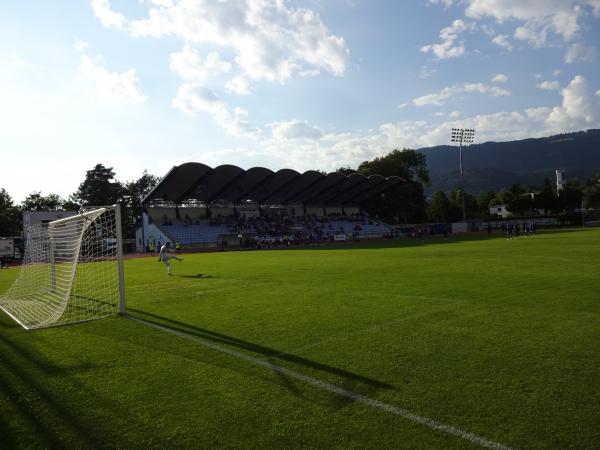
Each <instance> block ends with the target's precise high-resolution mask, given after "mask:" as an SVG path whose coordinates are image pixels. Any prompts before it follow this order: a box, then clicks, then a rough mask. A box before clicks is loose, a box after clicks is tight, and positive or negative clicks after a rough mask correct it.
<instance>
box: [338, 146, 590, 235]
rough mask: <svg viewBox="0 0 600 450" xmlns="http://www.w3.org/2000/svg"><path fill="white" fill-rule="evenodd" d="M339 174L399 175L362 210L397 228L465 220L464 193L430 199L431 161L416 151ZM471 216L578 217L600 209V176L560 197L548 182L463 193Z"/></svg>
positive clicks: (398, 152)
mask: <svg viewBox="0 0 600 450" xmlns="http://www.w3.org/2000/svg"><path fill="white" fill-rule="evenodd" d="M338 172H340V173H343V174H346V175H349V174H352V173H360V174H362V175H365V176H370V175H375V174H379V175H383V176H386V177H388V176H392V175H395V176H399V177H401V178H402V179H403V180H404V182H403V183H401V184H399V185H396V186H394V187H392V188H391V189H390V190H388V191H386V192H383V193H382V194H380V195H378V196H374V197H371V198H370V199H368V200H366V201H365V202H364V204H362V205H361V209H363V210H365V211H367V212H369V213H370V214H371V215H374V216H377V217H379V218H381V219H382V220H385V221H387V222H389V223H392V224H402V223H405V224H406V223H411V224H412V223H421V222H425V221H426V222H446V223H447V222H459V221H461V220H462V198H461V191H460V189H458V188H456V189H454V190H452V191H451V192H449V193H448V192H445V191H436V192H434V193H433V194H432V195H431V197H430V198H426V195H425V187H428V186H430V177H429V171H428V168H427V157H426V155H425V154H423V153H421V152H417V151H415V150H411V149H404V150H397V149H396V150H393V151H392V152H390V153H389V154H387V155H386V156H382V157H377V158H375V159H373V160H371V161H364V162H363V163H361V164H360V165H359V166H358V168H357V169H352V168H350V167H341V168H339V169H338ZM464 196H465V205H466V213H467V217H468V218H470V219H490V218H492V217H495V216H493V215H491V214H490V208H492V207H494V206H498V205H505V206H506V209H507V210H508V211H510V212H511V213H512V214H513V215H516V216H533V215H540V214H542V215H548V214H564V215H573V214H575V211H576V210H579V209H580V208H581V207H582V206H584V207H586V208H587V207H600V174H597V175H595V176H593V177H591V178H589V179H588V180H587V181H585V182H581V181H579V180H577V179H575V180H570V181H568V182H566V183H565V185H564V186H563V189H562V190H561V191H560V193H559V192H557V189H556V185H555V184H554V183H552V182H551V181H550V180H549V179H545V180H544V183H543V185H542V186H525V185H521V184H514V185H512V186H510V187H509V188H506V189H503V190H500V191H498V192H495V191H486V192H482V193H480V194H479V195H478V196H475V195H473V194H471V193H469V192H465V193H464Z"/></svg>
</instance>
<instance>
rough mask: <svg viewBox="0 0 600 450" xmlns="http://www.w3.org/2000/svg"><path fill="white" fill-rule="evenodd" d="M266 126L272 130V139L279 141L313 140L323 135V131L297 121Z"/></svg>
mask: <svg viewBox="0 0 600 450" xmlns="http://www.w3.org/2000/svg"><path fill="white" fill-rule="evenodd" d="M267 126H268V127H270V128H272V129H273V137H274V138H275V139H277V140H279V141H287V140H291V139H308V140H314V139H319V138H321V137H322V136H323V134H324V133H323V130H321V129H319V128H317V127H314V126H312V125H309V124H308V123H307V122H302V121H299V120H291V121H288V122H274V123H271V124H269V125H267Z"/></svg>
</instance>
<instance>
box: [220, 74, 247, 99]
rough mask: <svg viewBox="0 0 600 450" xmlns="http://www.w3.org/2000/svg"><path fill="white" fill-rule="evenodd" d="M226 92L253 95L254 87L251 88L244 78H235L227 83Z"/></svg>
mask: <svg viewBox="0 0 600 450" xmlns="http://www.w3.org/2000/svg"><path fill="white" fill-rule="evenodd" d="M225 90H226V91H227V92H230V93H232V94H237V95H250V94H251V93H252V86H250V83H248V80H246V79H245V78H244V77H235V78H233V79H231V80H229V81H228V82H227V83H225Z"/></svg>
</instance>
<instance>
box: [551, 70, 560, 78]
mask: <svg viewBox="0 0 600 450" xmlns="http://www.w3.org/2000/svg"><path fill="white" fill-rule="evenodd" d="M559 75H560V69H554V70H553V71H552V76H554V77H557V76H559Z"/></svg>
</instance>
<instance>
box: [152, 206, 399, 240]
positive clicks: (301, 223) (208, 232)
mask: <svg viewBox="0 0 600 450" xmlns="http://www.w3.org/2000/svg"><path fill="white" fill-rule="evenodd" d="M153 217H158V220H155V222H154V225H156V226H157V227H158V228H159V229H160V230H161V231H162V232H163V233H164V234H165V235H166V236H167V237H168V238H169V239H170V240H171V241H173V242H179V243H180V244H182V245H186V246H189V245H198V244H200V245H216V244H217V242H218V239H219V236H223V235H227V234H237V233H242V234H243V235H244V236H256V237H257V238H259V239H262V240H273V239H278V238H281V237H283V236H290V237H292V236H305V237H306V239H308V237H311V236H312V237H311V238H310V239H311V240H317V241H318V240H327V239H330V238H332V237H333V236H335V235H340V234H344V235H346V236H347V237H348V238H350V237H354V238H357V237H358V238H381V237H384V236H387V235H389V234H390V233H391V227H390V226H388V225H386V224H383V223H377V222H374V221H370V220H368V219H366V218H360V217H356V216H354V217H352V218H349V219H348V220H343V219H342V218H340V217H335V218H331V219H326V218H318V219H312V218H309V219H307V218H302V219H301V218H298V220H297V221H292V220H291V219H286V220H285V221H284V220H282V219H277V220H274V221H269V220H257V219H255V220H249V221H244V222H242V223H236V221H235V219H234V218H233V217H229V218H223V217H219V218H218V220H216V223H215V222H211V221H209V220H198V219H197V218H196V220H195V222H194V223H189V222H188V223H183V222H181V221H180V220H177V219H175V216H174V214H173V213H166V212H165V211H159V212H158V213H157V214H153ZM161 217H162V220H161V219H160V218H161ZM165 217H166V219H165ZM195 217H197V216H195Z"/></svg>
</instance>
